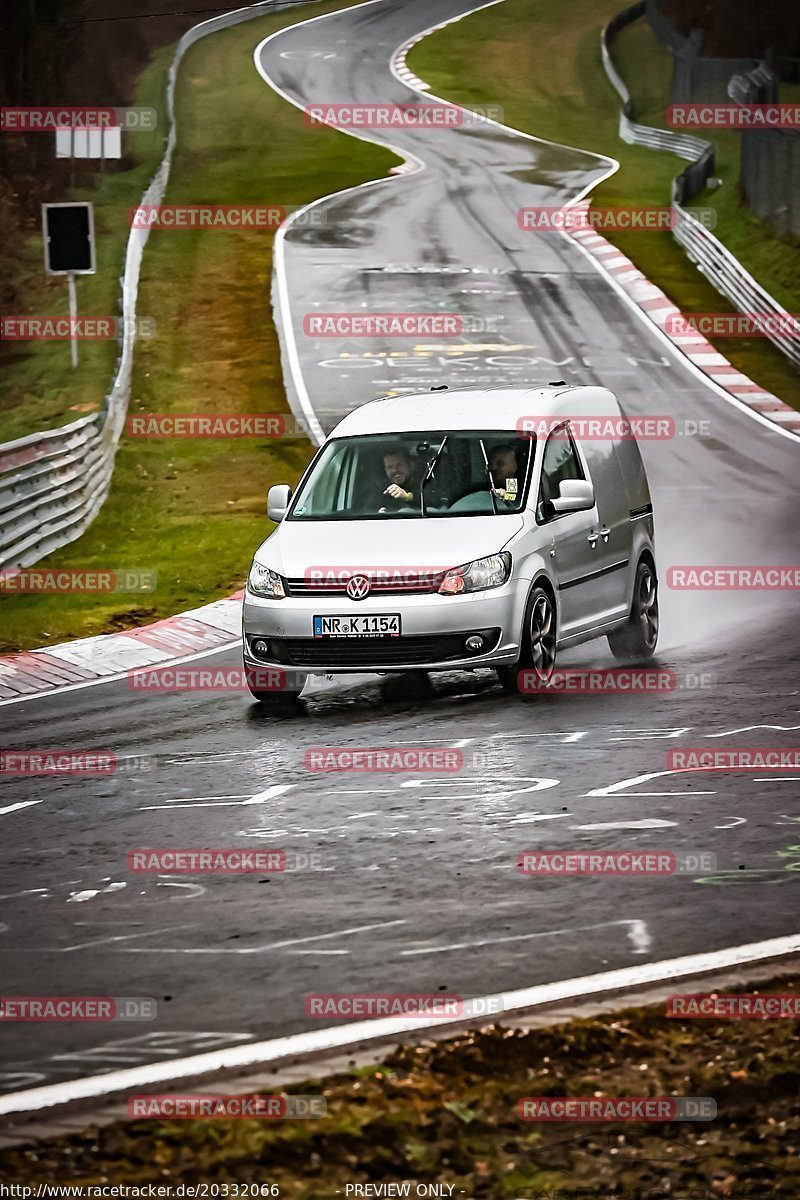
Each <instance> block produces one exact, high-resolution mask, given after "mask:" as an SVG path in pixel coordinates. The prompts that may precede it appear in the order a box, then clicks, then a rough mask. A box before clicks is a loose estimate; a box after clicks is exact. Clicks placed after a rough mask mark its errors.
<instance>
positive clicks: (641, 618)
mask: <svg viewBox="0 0 800 1200" xmlns="http://www.w3.org/2000/svg"><path fill="white" fill-rule="evenodd" d="M657 641H658V579H657V577H656V572H655V567H654V566H653V565H652V563H650V562H648V560H647V559H644V558H643V559H641V560H640V562H639V565H638V567H637V568H636V578H635V580H634V583H633V600H632V601H631V613H630V616H629V617H628V623H627V625H623V627H622V629H617V630H615V631H614V633H610V634H609V635H608V645H609V647H610V649H611V653H612V654H613V655H614V658H621V659H633V660H636V659H642V658H651V657H652V655H653V654H654V652H655V648H656V643H657Z"/></svg>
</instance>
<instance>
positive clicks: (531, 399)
mask: <svg viewBox="0 0 800 1200" xmlns="http://www.w3.org/2000/svg"><path fill="white" fill-rule="evenodd" d="M618 413H619V405H618V404H617V400H616V397H615V396H614V394H613V392H610V391H608V389H607V388H602V387H591V386H569V385H565V384H548V385H547V386H545V387H541V386H540V387H527V388H508V387H497V388H463V389H462V388H459V389H453V390H452V391H436V392H415V393H414V394H412V395H403V396H384V397H381V399H379V400H371V401H369V402H368V403H366V404H362V405H361V406H360V407H359V408H356V409H354V411H353V412H351V413H348V414H347V416H346V417H344V418H343V420H341V421H340V422H339V424H338V425H337V426H336V427H335V429H333V430H332V431H331V433H330V434H329V436H330V437H357V436H358V435H359V434H369V433H404V432H409V433H410V432H417V431H420V430H428V429H498V430H500V429H502V430H506V429H507V430H509V431H512V430H516V429H517V423H518V422H519V421H521V420H522V419H523V418H524V417H555V416H573V417H574V416H587V417H590V416H604V417H612V416H617V415H618Z"/></svg>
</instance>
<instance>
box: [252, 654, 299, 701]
mask: <svg viewBox="0 0 800 1200" xmlns="http://www.w3.org/2000/svg"><path fill="white" fill-rule="evenodd" d="M244 677H245V680H246V682H247V687H248V689H249V691H250V695H251V696H252V697H253V699H254V700H257V701H258V703H259V704H264V705H270V706H272V707H273V708H285V707H287V705H290V704H294V703H295V701H297V700H299V698H300V693H301V692H302V690H303V687H304V686H305V678H304V677H301V679H302V682H301V681H300V679H297V677H294V678H293V680H292V682H293V684H294V686H290V685H289V678H288V676H287V674H286V673H285V672H284V671H282V670H275V669H273V668H261V667H252V666H250V665H249V664H248V663H245V668H244ZM265 679H266V680H269V681H271V682H273V683H274V686H273V687H271V688H263V687H259V684H260V683H263V682H264V681H265Z"/></svg>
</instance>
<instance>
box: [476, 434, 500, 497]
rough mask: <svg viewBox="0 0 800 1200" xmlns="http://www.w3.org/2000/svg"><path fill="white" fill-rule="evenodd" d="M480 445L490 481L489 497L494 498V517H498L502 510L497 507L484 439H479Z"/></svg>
mask: <svg viewBox="0 0 800 1200" xmlns="http://www.w3.org/2000/svg"><path fill="white" fill-rule="evenodd" d="M478 445H479V446H480V448H481V454H482V455H483V465H484V466H485V467H486V477H487V479H488V480H489V495H490V496H491V497H492V508H493V509H494V515H495V516H497V514H498V513H499V511H500V509H499V508H498V507H497V496H495V494H494V480H493V479H492V469H491V467H490V466H489V460H488V458H487V457H486V447H485V446H484V444H483V438H479V439H478Z"/></svg>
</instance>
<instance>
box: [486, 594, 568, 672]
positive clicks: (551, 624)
mask: <svg viewBox="0 0 800 1200" xmlns="http://www.w3.org/2000/svg"><path fill="white" fill-rule="evenodd" d="M557 626H558V622H557V619H556V606H555V604H554V602H553V599H552V597H551V596H550V593H549V592H547V591H545V589H544V588H543V587H535V588H534V589H533V591H532V592H531V594H530V596H529V597H528V603H527V604H526V605H525V618H524V621H523V634H522V637H523V644H522V653H521V654H520V657H519V661H518V662H516V663H515V664H514V666H513V667H496V668H495V670H496V671H497V678H498V679H499V680H500V686H501V687H502V688H503V690H504V691H506V692H516V693H518V694H519V693H520V691H521V689H520V686H519V676H520V672H521V671H534V672H535V673H536V676H537V677H538V682H539V683H540V684H542V685H544V684H546V683H547V681H548V680H549V678H550V676H551V675H552V674H553V669H554V667H555V664H556V640H557V635H556V630H557ZM522 694H523V695H530V694H533V695H535V694H536V692H535V690H533V689H532V690H531V692H528V691H524V692H522Z"/></svg>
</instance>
